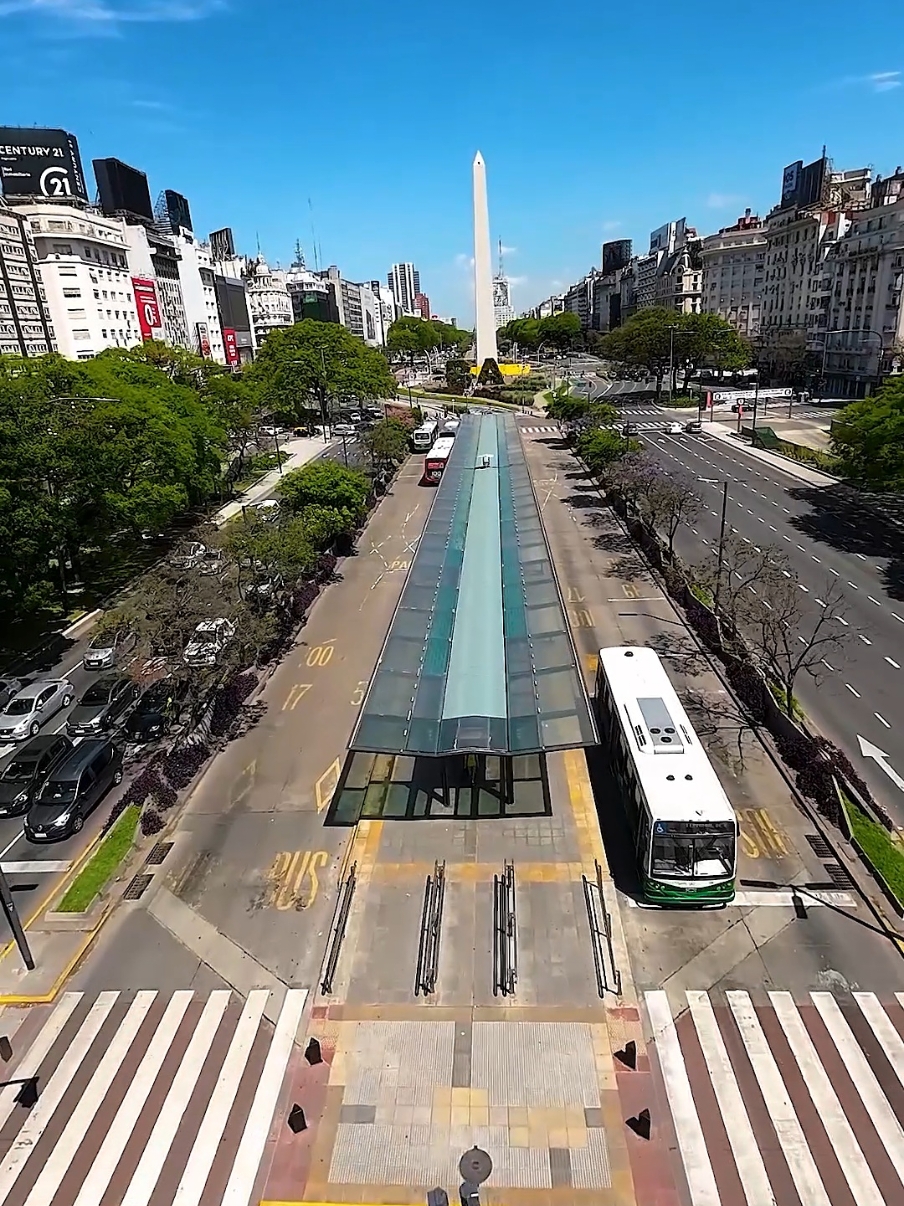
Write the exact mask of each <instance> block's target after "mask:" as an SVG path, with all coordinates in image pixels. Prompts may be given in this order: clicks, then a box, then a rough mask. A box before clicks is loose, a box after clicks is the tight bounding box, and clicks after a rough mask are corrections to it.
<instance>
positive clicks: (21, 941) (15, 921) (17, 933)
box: [0, 869, 35, 971]
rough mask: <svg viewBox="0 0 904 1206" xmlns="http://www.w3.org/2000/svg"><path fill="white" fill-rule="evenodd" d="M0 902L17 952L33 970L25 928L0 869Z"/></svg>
mask: <svg viewBox="0 0 904 1206" xmlns="http://www.w3.org/2000/svg"><path fill="white" fill-rule="evenodd" d="M0 903H2V905H3V912H4V913H5V914H6V920H7V921H8V922H9V928H10V929H11V930H12V932H13V938H14V939H15V941H16V946H17V947H18V948H19V954H20V955H21V956H22V962H23V963H24V964H25V967H26V969H27V970H28V971H34V969H35V961H34V959H33V958H32V954H31V951H30V949H29V946H28V939H27V938H26V937H25V930H24V929H23V928H22V922H21V920H20V919H19V913H18V910H17V909H16V903H15V901H14V900H13V894H12V892H11V891H10V890H9V883H8V882H7V879H6V873H5V872H4V871H3V870H2V869H0Z"/></svg>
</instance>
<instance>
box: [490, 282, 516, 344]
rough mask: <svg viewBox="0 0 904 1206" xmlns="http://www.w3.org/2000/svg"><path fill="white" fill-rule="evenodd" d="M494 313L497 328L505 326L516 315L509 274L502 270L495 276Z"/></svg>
mask: <svg viewBox="0 0 904 1206" xmlns="http://www.w3.org/2000/svg"><path fill="white" fill-rule="evenodd" d="M493 315H494V317H495V320H496V330H497V331H498V330H499V328H500V327H504V326H505V325H506V323H509V322H511V321H512V319H513V318H514V317H515V309H514V306H513V305H512V293H511V287H510V285H509V280H508V277H507V276H504V275H503V273H502V272H501V271H500V272H499V274H498V275H497V276H494V277H493Z"/></svg>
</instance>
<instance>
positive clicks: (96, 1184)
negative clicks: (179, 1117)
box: [75, 989, 228, 1206]
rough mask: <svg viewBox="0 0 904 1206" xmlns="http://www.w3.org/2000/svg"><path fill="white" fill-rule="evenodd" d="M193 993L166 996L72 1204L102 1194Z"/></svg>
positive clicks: (92, 1203)
mask: <svg viewBox="0 0 904 1206" xmlns="http://www.w3.org/2000/svg"><path fill="white" fill-rule="evenodd" d="M227 995H228V994H227ZM193 996H194V993H193V992H192V991H191V989H187V990H185V991H180V992H175V993H173V995H172V997H171V998H170V1001H169V1004H168V1005H167V1007H166V1012H165V1013H164V1015H163V1017H162V1019H161V1021H160V1025H159V1026H158V1027H157V1029H156V1031H155V1032H154V1037H153V1039H152V1040H151V1044H150V1046H149V1047H148V1049H147V1051H146V1052H145V1053H144V1058H143V1059H142V1061H141V1063H140V1064H139V1066H138V1071H137V1072H136V1073H135V1076H134V1077H133V1079H132V1083H131V1084H130V1085H129V1089H128V1092H127V1093H126V1095H125V1097H124V1098H123V1100H122V1104H121V1105H120V1107H119V1109H118V1110H117V1112H116V1117H115V1118H114V1119H113V1123H112V1125H111V1126H110V1129H109V1130H108V1131H107V1134H106V1137H105V1138H104V1141H103V1143H102V1144H101V1146H100V1151H99V1152H98V1153H97V1157H96V1158H95V1160H94V1163H93V1164H92V1165H91V1169H90V1171H89V1173H88V1175H87V1176H86V1177H85V1180H84V1182H83V1183H82V1187H81V1189H80V1190H79V1194H78V1197H77V1198H76V1200H75V1206H96V1203H98V1202H99V1201H100V1200H101V1198H102V1197H103V1196H104V1191H105V1190H106V1188H107V1186H108V1185H109V1184H110V1178H111V1177H112V1176H113V1173H114V1172H115V1171H116V1166H117V1164H118V1163H119V1161H120V1157H121V1156H122V1153H123V1152H124V1151H125V1149H126V1144H127V1143H128V1142H129V1139H130V1138H131V1135H132V1131H133V1130H134V1128H135V1124H136V1122H137V1121H138V1117H139V1115H140V1114H141V1111H142V1109H143V1108H144V1104H145V1102H146V1101H147V1099H148V1096H149V1095H150V1092H151V1089H152V1088H153V1087H154V1081H155V1080H156V1079H157V1074H158V1072H159V1071H160V1067H161V1065H162V1064H163V1061H164V1059H165V1058H166V1053H167V1051H169V1049H170V1046H171V1045H172V1042H173V1039H174V1038H175V1036H176V1032H177V1031H178V1029H179V1027H180V1026H181V1024H182V1019H183V1018H184V1017H185V1011H186V1009H188V1006H189V1004H190V1002H191V999H192V997H193Z"/></svg>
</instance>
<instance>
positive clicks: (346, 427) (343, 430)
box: [333, 423, 358, 436]
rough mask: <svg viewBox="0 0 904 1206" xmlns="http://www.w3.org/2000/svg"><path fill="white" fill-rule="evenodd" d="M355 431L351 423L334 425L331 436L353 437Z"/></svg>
mask: <svg viewBox="0 0 904 1206" xmlns="http://www.w3.org/2000/svg"><path fill="white" fill-rule="evenodd" d="M357 434H358V432H357V429H356V428H355V425H354V424H353V423H334V424H333V435H337V436H353V435H357Z"/></svg>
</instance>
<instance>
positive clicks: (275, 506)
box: [246, 498, 280, 522]
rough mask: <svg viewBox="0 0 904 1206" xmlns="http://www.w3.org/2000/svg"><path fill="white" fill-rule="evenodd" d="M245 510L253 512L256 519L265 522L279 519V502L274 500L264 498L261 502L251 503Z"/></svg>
mask: <svg viewBox="0 0 904 1206" xmlns="http://www.w3.org/2000/svg"><path fill="white" fill-rule="evenodd" d="M246 510H249V511H253V512H254V514H255V515H256V516H257V517H258V519H263V520H264V521H265V522H269V521H270V520H274V519H279V511H280V506H279V500H278V499H276V498H265V499H263V500H262V501H261V502H256V503H251V504H250V506H249V507H247V508H246Z"/></svg>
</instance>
